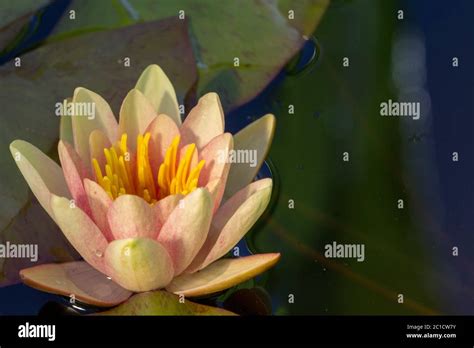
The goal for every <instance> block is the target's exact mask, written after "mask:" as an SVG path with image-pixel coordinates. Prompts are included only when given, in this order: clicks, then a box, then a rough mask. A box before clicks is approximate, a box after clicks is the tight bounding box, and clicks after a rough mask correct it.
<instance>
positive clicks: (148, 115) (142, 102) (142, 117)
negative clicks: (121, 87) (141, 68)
mask: <svg viewBox="0 0 474 348" xmlns="http://www.w3.org/2000/svg"><path fill="white" fill-rule="evenodd" d="M156 116H157V114H156V112H155V110H154V109H153V105H152V104H151V103H150V101H149V100H148V99H147V98H146V97H145V96H144V95H143V94H142V92H140V91H139V90H138V89H132V90H131V91H130V92H128V94H127V96H126V97H125V99H124V100H123V103H122V106H121V107H120V121H119V134H120V135H121V134H123V133H127V135H128V145H129V147H130V149H131V150H132V151H135V149H136V147H137V136H138V135H139V134H143V132H144V131H145V129H146V128H147V127H148V125H149V124H150V122H151V121H153V119H154V118H155V117H156Z"/></svg>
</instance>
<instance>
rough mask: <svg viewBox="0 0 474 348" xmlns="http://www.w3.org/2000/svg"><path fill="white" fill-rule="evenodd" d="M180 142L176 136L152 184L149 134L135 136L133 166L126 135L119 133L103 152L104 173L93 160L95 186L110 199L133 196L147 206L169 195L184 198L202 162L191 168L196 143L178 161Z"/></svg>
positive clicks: (195, 178) (197, 177) (197, 174)
mask: <svg viewBox="0 0 474 348" xmlns="http://www.w3.org/2000/svg"><path fill="white" fill-rule="evenodd" d="M179 141H180V136H179V135H178V136H176V137H175V138H174V139H173V141H172V143H171V145H170V147H169V148H168V149H167V150H166V154H165V160H164V162H163V163H162V164H161V165H160V168H159V170H158V175H157V180H156V182H155V180H154V179H153V172H152V168H151V166H150V157H149V152H148V148H149V142H150V133H146V134H145V135H141V134H140V135H138V137H137V152H136V157H135V163H133V162H132V161H131V158H130V153H129V152H128V147H127V134H126V133H124V134H122V137H121V138H120V141H118V142H117V143H116V144H115V145H113V146H112V147H110V148H105V149H104V155H105V160H106V164H105V166H104V172H103V171H102V170H101V168H100V165H99V161H97V159H96V158H93V159H92V166H93V168H94V172H95V176H96V180H97V183H98V184H99V185H100V186H102V188H103V189H104V190H105V191H106V192H107V194H108V195H109V196H110V198H112V199H115V198H117V197H119V196H121V195H124V194H134V195H138V196H141V197H143V199H144V200H145V201H147V202H148V203H150V204H153V203H155V202H157V201H158V200H160V199H162V198H164V197H166V196H168V195H174V194H182V195H186V194H188V193H190V192H192V191H194V190H195V189H196V188H197V185H198V180H199V174H200V173H201V169H202V168H203V166H204V163H205V161H204V160H201V161H200V162H199V163H198V164H197V165H196V166H194V168H191V162H192V158H193V155H194V151H195V150H196V145H195V144H190V145H189V146H188V148H187V149H186V152H185V154H184V157H183V158H180V159H179V161H178V146H179ZM103 173H105V175H104V174H103Z"/></svg>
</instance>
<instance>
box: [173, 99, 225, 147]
mask: <svg viewBox="0 0 474 348" xmlns="http://www.w3.org/2000/svg"><path fill="white" fill-rule="evenodd" d="M180 132H181V135H182V141H183V144H190V143H195V144H196V146H197V148H198V150H200V149H202V148H203V147H204V146H205V145H206V144H207V143H208V142H209V141H211V140H212V138H214V137H216V136H218V135H220V134H222V133H224V112H223V110H222V105H221V102H220V100H219V96H218V95H217V94H216V93H207V94H205V95H204V96H202V97H201V98H200V99H199V102H198V104H197V105H196V106H195V107H194V108H193V109H192V110H191V111H190V112H189V115H188V116H187V117H186V119H185V120H184V122H183V125H182V126H181V128H180Z"/></svg>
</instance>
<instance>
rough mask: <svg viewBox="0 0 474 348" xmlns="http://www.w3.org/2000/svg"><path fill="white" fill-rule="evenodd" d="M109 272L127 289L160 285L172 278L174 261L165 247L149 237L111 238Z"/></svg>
mask: <svg viewBox="0 0 474 348" xmlns="http://www.w3.org/2000/svg"><path fill="white" fill-rule="evenodd" d="M105 262H106V264H107V272H108V274H109V275H110V276H111V277H112V279H113V280H114V281H115V282H116V283H118V284H120V285H121V286H122V287H124V288H125V289H128V290H130V291H134V292H141V291H149V290H154V289H160V288H163V287H165V286H166V285H168V284H169V282H170V281H171V279H172V278H173V273H174V270H173V264H172V261H171V258H170V256H169V254H168V252H167V251H166V249H165V248H164V247H163V246H162V245H161V244H160V243H158V242H157V241H154V240H153V239H149V238H128V239H120V240H115V241H113V242H111V243H110V244H109V246H108V248H107V250H106V252H105Z"/></svg>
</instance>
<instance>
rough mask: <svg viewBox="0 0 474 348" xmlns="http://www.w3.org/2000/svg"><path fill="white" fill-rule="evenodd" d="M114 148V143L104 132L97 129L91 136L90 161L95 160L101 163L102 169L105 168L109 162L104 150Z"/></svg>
mask: <svg viewBox="0 0 474 348" xmlns="http://www.w3.org/2000/svg"><path fill="white" fill-rule="evenodd" d="M111 146H112V143H111V142H110V140H109V139H108V138H107V136H106V135H105V134H104V132H102V131H100V130H98V129H96V130H93V131H92V132H91V134H90V136H89V151H90V154H91V157H90V159H89V161H92V159H93V158H95V159H96V160H97V162H99V165H100V168H101V169H103V168H105V164H106V163H107V161H106V160H105V154H104V149H106V148H107V149H108V148H110V147H111Z"/></svg>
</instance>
